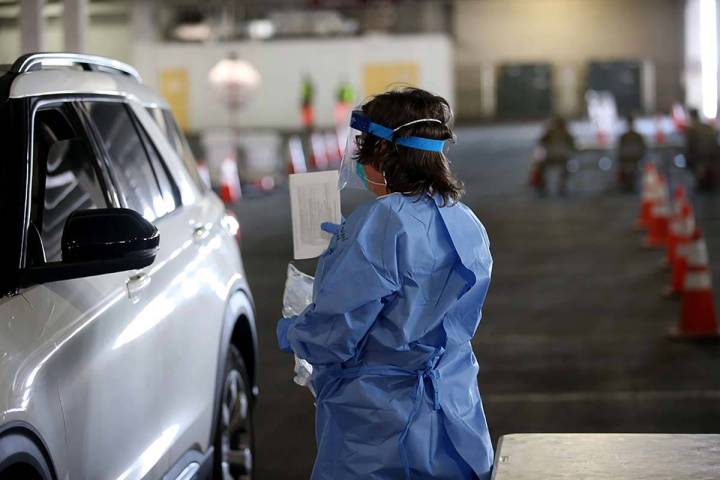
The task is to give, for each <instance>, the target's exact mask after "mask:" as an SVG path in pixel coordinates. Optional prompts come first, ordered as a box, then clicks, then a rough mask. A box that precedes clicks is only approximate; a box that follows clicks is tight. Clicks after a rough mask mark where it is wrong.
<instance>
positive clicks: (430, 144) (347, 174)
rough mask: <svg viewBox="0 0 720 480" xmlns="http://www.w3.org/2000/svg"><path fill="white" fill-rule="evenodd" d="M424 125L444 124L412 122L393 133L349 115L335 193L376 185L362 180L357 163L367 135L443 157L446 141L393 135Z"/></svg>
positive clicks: (356, 114) (362, 172)
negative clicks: (441, 154)
mask: <svg viewBox="0 0 720 480" xmlns="http://www.w3.org/2000/svg"><path fill="white" fill-rule="evenodd" d="M425 122H430V123H439V124H441V125H442V123H443V122H442V121H440V120H438V119H436V118H421V119H418V120H413V121H412V122H408V123H404V124H402V125H400V126H399V127H397V128H395V129H392V128H387V127H384V126H382V125H379V124H377V123H374V122H372V121H370V119H369V118H368V117H366V116H365V115H364V114H363V113H362V112H361V111H359V110H356V111H354V112H352V115H351V116H350V130H349V132H348V138H347V143H346V145H345V152H344V154H343V158H342V162H341V163H340V179H339V181H338V189H340V190H342V189H343V188H360V189H366V188H367V186H368V183H376V182H371V181H369V180H368V179H367V178H366V177H365V170H364V169H363V166H362V165H361V164H360V163H359V162H358V154H359V149H360V145H362V141H363V138H365V136H366V135H373V136H375V137H378V138H382V139H383V140H387V141H388V142H392V143H394V144H395V145H401V146H403V147H407V148H414V149H417V150H425V151H428V152H438V153H445V152H446V150H447V146H448V144H449V142H447V141H445V140H436V139H432V138H424V137H399V136H397V135H396V133H397V131H398V130H400V129H402V128H404V127H407V126H410V125H414V124H416V123H425Z"/></svg>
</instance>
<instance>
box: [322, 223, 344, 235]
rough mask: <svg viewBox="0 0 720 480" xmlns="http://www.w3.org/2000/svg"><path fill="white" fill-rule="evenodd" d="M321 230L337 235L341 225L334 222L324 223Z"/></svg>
mask: <svg viewBox="0 0 720 480" xmlns="http://www.w3.org/2000/svg"><path fill="white" fill-rule="evenodd" d="M320 230H322V231H323V232H327V233H329V234H330V235H335V234H336V233H337V232H338V230H340V225H338V224H337V223H332V222H323V223H321V224H320Z"/></svg>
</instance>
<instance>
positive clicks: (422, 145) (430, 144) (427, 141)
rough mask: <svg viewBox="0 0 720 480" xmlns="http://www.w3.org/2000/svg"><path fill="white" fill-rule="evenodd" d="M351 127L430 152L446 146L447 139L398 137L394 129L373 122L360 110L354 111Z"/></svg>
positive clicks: (404, 145)
mask: <svg viewBox="0 0 720 480" xmlns="http://www.w3.org/2000/svg"><path fill="white" fill-rule="evenodd" d="M350 127H351V128H354V129H355V130H359V131H361V132H365V133H369V134H371V135H375V136H376V137H378V138H382V139H383V140H387V141H389V142H393V143H395V144H397V145H402V146H403V147H408V148H414V149H417V150H425V151H428V152H442V151H443V148H444V147H445V140H435V139H432V138H424V137H398V136H397V135H395V132H393V130H392V129H390V128H387V127H383V126H382V125H379V124H377V123H373V122H371V121H370V119H369V118H367V117H366V116H365V115H363V114H362V113H360V112H352V116H351V117H350Z"/></svg>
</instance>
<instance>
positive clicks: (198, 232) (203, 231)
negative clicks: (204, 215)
mask: <svg viewBox="0 0 720 480" xmlns="http://www.w3.org/2000/svg"><path fill="white" fill-rule="evenodd" d="M211 227H212V225H210V224H209V223H203V224H198V225H195V226H194V227H193V233H192V236H193V240H195V241H196V242H199V241H201V240H205V239H206V238H207V236H208V235H210V228H211Z"/></svg>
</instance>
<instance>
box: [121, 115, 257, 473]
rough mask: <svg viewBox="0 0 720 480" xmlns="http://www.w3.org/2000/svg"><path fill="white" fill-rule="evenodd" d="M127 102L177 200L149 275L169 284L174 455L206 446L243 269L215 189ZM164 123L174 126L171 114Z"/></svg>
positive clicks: (149, 118) (169, 379)
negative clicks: (226, 325) (229, 304)
mask: <svg viewBox="0 0 720 480" xmlns="http://www.w3.org/2000/svg"><path fill="white" fill-rule="evenodd" d="M130 106H131V111H132V113H133V115H134V117H135V118H136V120H137V121H138V127H139V130H140V132H141V134H142V137H143V139H144V140H145V141H146V142H147V143H148V151H149V152H150V154H151V156H156V158H154V160H155V161H154V164H157V165H159V166H160V168H163V169H166V170H167V176H168V177H169V180H170V181H169V183H170V184H171V185H173V186H174V187H175V188H176V191H177V193H178V194H180V197H181V203H182V204H181V205H179V206H178V207H177V208H176V210H175V211H174V212H173V214H171V215H167V216H166V217H164V218H162V219H159V220H158V221H156V222H155V224H156V226H157V227H158V229H159V230H160V236H161V238H163V237H164V238H172V239H173V242H174V243H173V245H172V250H168V251H166V252H162V241H161V252H160V253H159V256H158V259H160V260H161V261H162V259H164V258H166V257H164V255H166V254H167V266H166V267H163V269H160V270H159V271H158V272H156V273H154V274H153V277H154V279H153V281H155V277H157V279H158V284H163V285H165V286H166V287H165V288H166V290H165V294H166V295H167V296H168V297H170V298H173V299H174V310H173V314H172V317H171V320H170V323H169V325H170V326H171V328H170V329H169V330H168V332H167V336H166V347H165V353H166V355H167V357H168V365H169V368H168V370H167V372H166V382H167V385H168V388H172V391H173V392H175V394H176V396H177V402H175V403H173V404H172V405H168V406H167V408H168V409H169V411H172V412H174V415H175V418H178V419H181V425H182V430H181V432H180V434H179V435H180V436H179V438H178V441H177V442H176V445H175V446H174V448H173V451H172V457H171V458H173V459H175V458H178V457H179V456H180V455H182V454H183V453H185V452H186V451H187V450H188V449H191V448H198V447H199V449H200V450H202V451H205V450H206V449H207V447H208V446H209V440H210V429H211V425H212V420H213V417H212V414H213V407H214V405H213V403H214V396H213V393H214V387H215V379H216V376H215V373H216V369H217V367H218V353H219V352H218V349H219V347H220V336H221V330H222V322H223V319H224V313H225V307H226V305H225V302H226V299H227V298H228V296H229V295H228V294H229V291H230V289H231V288H232V287H233V285H234V283H235V282H237V280H238V279H239V278H240V277H241V276H242V275H243V273H242V265H241V263H240V259H239V254H238V249H237V245H236V243H235V242H236V239H235V238H234V237H233V236H232V235H230V234H228V232H227V231H226V230H225V229H224V228H223V226H222V225H221V223H222V222H221V219H222V218H223V217H224V215H225V208H224V205H223V204H222V203H221V202H220V201H219V200H218V199H217V198H216V197H215V196H214V195H205V194H204V193H205V190H204V186H203V184H202V179H200V178H199V177H196V176H193V171H192V169H191V168H189V167H188V166H186V164H185V162H186V161H190V160H189V159H187V158H185V159H181V158H180V156H179V155H178V153H179V152H178V150H176V146H175V145H171V144H170V143H169V141H168V137H167V136H166V135H165V132H163V131H161V129H160V124H158V123H157V121H156V120H155V118H153V117H152V116H151V114H150V112H148V110H147V109H146V108H145V107H144V106H142V105H140V104H139V103H133V102H131V104H130ZM166 122H173V125H174V120H173V119H172V118H171V117H167V119H166ZM184 148H187V145H184ZM188 153H189V152H188ZM178 252H182V253H178ZM171 463H172V460H171Z"/></svg>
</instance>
